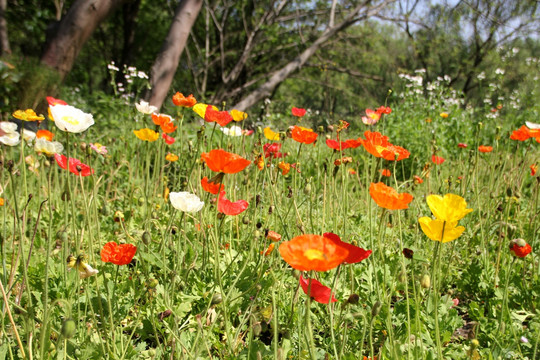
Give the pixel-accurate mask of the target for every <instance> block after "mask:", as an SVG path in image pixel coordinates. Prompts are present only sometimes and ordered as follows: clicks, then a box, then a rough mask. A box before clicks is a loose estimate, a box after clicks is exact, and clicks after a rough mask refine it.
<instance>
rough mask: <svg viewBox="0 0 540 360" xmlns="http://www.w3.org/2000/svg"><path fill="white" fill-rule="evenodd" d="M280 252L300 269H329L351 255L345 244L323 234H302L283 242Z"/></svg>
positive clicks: (284, 258)
mask: <svg viewBox="0 0 540 360" xmlns="http://www.w3.org/2000/svg"><path fill="white" fill-rule="evenodd" d="M279 253H280V254H281V257H282V258H283V260H285V261H286V262H287V263H288V264H289V265H290V266H291V267H293V268H294V269H296V270H300V271H310V270H316V271H327V270H330V269H333V268H335V267H337V266H338V265H340V264H341V263H343V261H345V259H346V258H347V257H348V256H349V250H347V248H346V247H345V246H342V245H340V244H337V243H336V242H334V241H333V240H332V239H329V238H327V237H324V236H321V235H300V236H297V237H295V238H293V239H291V240H289V241H285V242H283V243H281V245H280V246H279Z"/></svg>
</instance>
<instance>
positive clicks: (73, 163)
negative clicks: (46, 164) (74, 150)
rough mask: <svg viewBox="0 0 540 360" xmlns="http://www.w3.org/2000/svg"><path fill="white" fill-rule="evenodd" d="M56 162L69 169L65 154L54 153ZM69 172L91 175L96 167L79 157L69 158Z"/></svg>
mask: <svg viewBox="0 0 540 360" xmlns="http://www.w3.org/2000/svg"><path fill="white" fill-rule="evenodd" d="M54 158H55V159H56V163H57V164H58V166H60V167H61V168H62V169H64V170H65V169H67V167H68V165H67V158H66V156H65V155H60V154H54ZM69 172H71V173H73V174H75V175H80V176H90V175H92V174H93V173H94V169H92V168H91V167H90V166H88V165H86V164H83V163H82V162H81V161H80V160H79V159H74V158H69Z"/></svg>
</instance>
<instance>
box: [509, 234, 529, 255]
mask: <svg viewBox="0 0 540 360" xmlns="http://www.w3.org/2000/svg"><path fill="white" fill-rule="evenodd" d="M531 251H532V247H531V245H529V244H527V243H526V242H525V240H523V239H514V240H512V241H511V242H510V252H511V253H512V255H514V256H517V257H520V258H524V257H525V256H527V255H529V254H530V253H531Z"/></svg>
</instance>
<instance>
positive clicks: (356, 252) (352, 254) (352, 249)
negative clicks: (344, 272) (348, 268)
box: [323, 233, 372, 264]
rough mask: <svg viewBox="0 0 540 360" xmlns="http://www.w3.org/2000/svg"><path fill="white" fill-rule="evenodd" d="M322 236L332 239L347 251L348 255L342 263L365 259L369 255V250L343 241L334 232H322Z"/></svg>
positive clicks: (354, 262)
mask: <svg viewBox="0 0 540 360" xmlns="http://www.w3.org/2000/svg"><path fill="white" fill-rule="evenodd" d="M323 237H325V238H327V239H330V240H332V241H333V242H334V243H335V244H336V245H338V246H341V247H344V248H345V249H347V250H348V251H349V255H347V257H346V258H345V260H343V262H344V263H347V264H356V263H359V262H360V261H362V260H365V259H367V258H368V257H369V255H371V252H372V251H371V250H364V249H362V248H361V247H358V246H355V245H353V244H349V243H346V242H343V241H341V239H340V237H339V236H338V235H336V234H334V233H324V234H323Z"/></svg>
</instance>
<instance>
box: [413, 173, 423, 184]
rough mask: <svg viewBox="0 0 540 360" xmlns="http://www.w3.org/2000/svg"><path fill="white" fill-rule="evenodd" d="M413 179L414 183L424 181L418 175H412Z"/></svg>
mask: <svg viewBox="0 0 540 360" xmlns="http://www.w3.org/2000/svg"><path fill="white" fill-rule="evenodd" d="M413 179H414V183H415V184H422V183H423V182H424V180H423V179H422V178H421V177H420V176H418V175H414V176H413Z"/></svg>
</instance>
